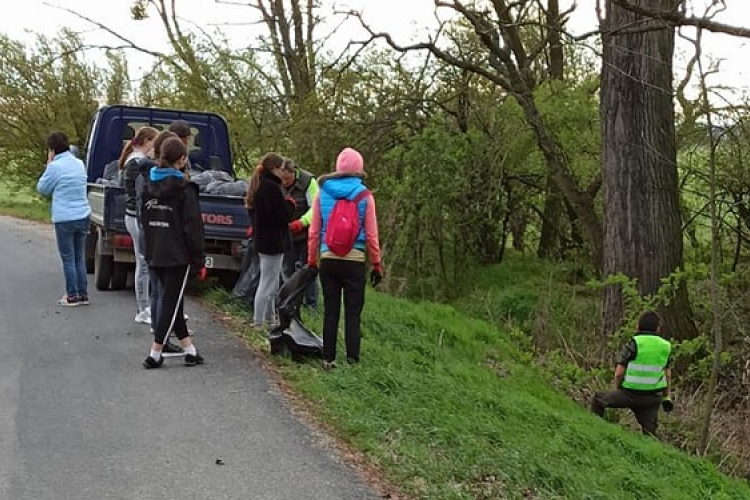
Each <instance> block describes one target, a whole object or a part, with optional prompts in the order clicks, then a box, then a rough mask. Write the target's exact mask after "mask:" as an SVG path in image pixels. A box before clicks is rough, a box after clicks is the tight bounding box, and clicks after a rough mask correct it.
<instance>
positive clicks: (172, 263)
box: [141, 168, 205, 271]
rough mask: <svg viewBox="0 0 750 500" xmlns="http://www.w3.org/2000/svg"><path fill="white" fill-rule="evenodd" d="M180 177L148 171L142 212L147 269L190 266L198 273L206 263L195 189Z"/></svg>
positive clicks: (164, 171)
mask: <svg viewBox="0 0 750 500" xmlns="http://www.w3.org/2000/svg"><path fill="white" fill-rule="evenodd" d="M155 173H157V175H154V174H155ZM179 175H181V174H180V173H179V172H178V171H177V170H175V169H171V168H155V169H153V170H152V172H151V178H150V182H149V184H148V186H147V188H146V190H145V191H144V193H143V206H142V209H141V222H142V224H143V231H144V233H145V235H146V238H145V239H146V261H147V262H148V265H149V266H150V267H177V266H185V265H190V268H191V270H193V271H197V270H199V269H200V268H202V267H203V263H204V260H205V251H204V240H203V219H202V217H201V211H200V205H199V202H198V187H197V186H196V185H195V184H193V183H191V182H188V181H187V180H186V179H185V178H184V177H179Z"/></svg>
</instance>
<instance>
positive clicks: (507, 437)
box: [208, 270, 750, 500]
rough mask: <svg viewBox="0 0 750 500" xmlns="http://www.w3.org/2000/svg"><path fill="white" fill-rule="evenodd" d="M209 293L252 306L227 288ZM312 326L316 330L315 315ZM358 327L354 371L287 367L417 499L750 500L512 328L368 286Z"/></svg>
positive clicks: (333, 420)
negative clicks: (641, 427) (545, 373)
mask: <svg viewBox="0 0 750 500" xmlns="http://www.w3.org/2000/svg"><path fill="white" fill-rule="evenodd" d="M519 272H523V271H522V270H519ZM208 298H209V300H210V301H212V302H214V303H215V304H220V305H221V307H223V308H224V309H225V310H227V311H229V312H232V313H234V314H244V313H242V312H241V311H240V310H239V309H238V308H237V307H235V306H232V305H231V304H229V303H228V302H227V297H226V294H225V293H224V292H217V291H213V292H211V293H209V294H208ZM523 303H524V300H520V299H519V304H523ZM309 323H310V324H311V325H312V327H313V329H314V330H315V331H317V332H320V327H321V324H320V323H321V319H320V318H313V320H312V321H310V322H309ZM363 334H364V339H363V346H362V363H361V364H360V365H359V366H354V367H351V366H348V365H346V364H343V366H341V365H340V366H339V368H338V369H337V370H335V371H333V372H330V373H326V372H323V371H322V370H321V369H320V368H319V364H318V363H317V362H309V363H303V364H295V363H292V362H289V361H284V360H279V361H277V362H278V365H279V369H280V373H281V375H282V376H283V377H284V378H285V379H286V380H287V381H288V382H289V383H290V384H291V386H292V387H293V388H294V390H295V391H296V392H297V393H298V394H300V395H301V396H303V397H304V399H305V400H306V401H308V402H309V403H310V405H311V407H312V410H313V415H314V417H315V418H316V419H317V420H319V421H320V422H323V423H325V424H326V425H329V426H331V427H332V428H333V429H334V432H335V433H336V434H337V435H338V437H339V438H341V439H343V440H344V441H345V442H347V443H348V444H350V445H351V446H353V447H354V448H356V449H358V450H361V451H362V452H363V453H364V454H365V456H366V457H367V458H368V459H369V460H370V461H371V462H372V463H374V464H375V465H377V466H378V467H380V469H381V470H382V471H383V472H384V474H385V476H386V478H387V479H388V480H389V481H390V482H391V483H393V484H396V485H398V486H400V487H401V488H402V489H403V490H404V491H406V492H407V493H409V494H410V495H412V496H413V497H414V498H420V499H430V500H454V499H455V500H459V499H529V498H534V499H547V500H550V499H570V500H585V499H588V500H593V499H601V500H618V499H622V500H625V499H654V500H657V499H659V500H665V499H675V500H677V499H679V500H686V499H701V500H704V499H712V500H720V499H747V498H750V489H749V488H748V487H747V486H746V485H745V484H744V483H741V482H740V481H736V480H732V479H729V478H727V477H725V476H723V475H721V474H720V473H719V472H717V471H716V469H715V467H714V466H713V465H712V464H710V463H708V462H707V461H702V460H699V459H696V458H692V457H689V456H687V455H684V454H682V453H680V452H679V451H677V450H676V449H674V448H672V447H670V446H665V445H662V444H660V443H658V442H656V441H654V440H651V439H648V438H644V437H642V436H640V435H638V434H635V433H633V432H630V431H627V430H625V429H622V428H620V427H619V426H617V425H614V424H610V423H607V422H604V421H602V420H600V419H598V418H597V417H595V416H593V415H591V414H590V413H588V412H587V411H586V410H585V409H583V408H581V407H580V406H578V405H576V404H575V403H573V402H572V401H571V400H569V399H568V398H567V397H565V396H564V395H562V394H560V393H558V392H556V391H555V390H553V389H552V388H551V387H550V386H549V385H548V384H547V383H545V382H544V381H543V380H542V378H541V377H540V376H539V374H538V373H537V371H536V369H535V368H534V367H533V366H532V365H530V364H528V363H527V362H526V356H524V355H522V354H520V352H519V350H518V349H517V348H516V347H515V346H514V345H513V344H512V341H511V340H510V336H509V335H508V334H507V333H506V332H504V331H501V330H499V329H497V328H496V327H495V326H492V325H491V324H489V323H488V322H485V321H482V320H478V319H473V318H471V317H469V316H467V315H464V314H462V313H460V312H458V311H457V309H456V308H454V307H450V306H443V305H436V304H429V303H422V304H417V303H413V302H409V301H406V300H402V299H394V298H392V297H389V296H386V295H383V294H380V293H375V292H372V291H368V297H367V304H366V306H365V311H364V314H363ZM249 338H251V339H252V341H251V343H252V344H254V345H255V346H256V347H259V348H262V349H266V347H265V345H264V344H265V343H264V341H262V340H260V338H259V337H258V336H257V335H256V336H255V337H252V336H250V337H249ZM342 350H343V346H341V345H340V346H339V358H340V359H343V356H344V353H343V351H342Z"/></svg>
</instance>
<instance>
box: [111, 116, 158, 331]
mask: <svg viewBox="0 0 750 500" xmlns="http://www.w3.org/2000/svg"><path fill="white" fill-rule="evenodd" d="M158 135H159V131H158V130H156V129H155V128H153V127H141V128H139V129H138V131H137V132H136V133H135V136H134V137H133V138H132V139H131V140H130V141H129V142H128V143H127V144H126V145H125V147H124V148H122V152H121V154H120V159H119V160H118V161H119V165H120V182H121V184H122V187H123V188H125V228H126V229H127V230H128V233H130V237H131V239H132V240H133V253H134V254H135V276H134V280H135V301H136V304H137V306H138V312H137V313H136V315H135V322H136V323H144V324H147V325H148V324H151V310H150V308H149V292H148V287H149V279H148V266H147V265H146V260H145V259H144V257H143V254H144V251H143V248H142V246H141V223H140V221H139V220H138V211H139V210H138V196H137V194H138V179H139V177H140V176H139V173H140V172H139V167H138V164H139V161H140V160H141V159H142V158H146V157H147V156H148V154H149V153H150V152H151V150H152V149H153V146H154V142H155V141H156V137H157V136H158Z"/></svg>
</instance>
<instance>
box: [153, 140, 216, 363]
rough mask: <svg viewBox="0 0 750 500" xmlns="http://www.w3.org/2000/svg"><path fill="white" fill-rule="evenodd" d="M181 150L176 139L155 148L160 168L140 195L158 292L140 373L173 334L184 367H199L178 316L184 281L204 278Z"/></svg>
mask: <svg viewBox="0 0 750 500" xmlns="http://www.w3.org/2000/svg"><path fill="white" fill-rule="evenodd" d="M186 161H187V148H186V147H185V145H184V144H183V143H182V141H180V140H179V138H176V137H170V138H169V139H167V140H165V141H164V143H163V144H162V146H161V156H160V160H159V162H160V166H159V167H154V168H152V169H151V171H150V174H149V184H148V187H147V189H146V191H145V192H144V194H143V206H142V211H141V213H142V220H143V230H144V232H145V234H146V260H147V261H148V265H149V266H150V268H151V269H152V270H153V272H154V274H155V275H156V278H157V281H158V283H159V290H160V291H161V296H160V305H159V308H158V317H156V318H155V324H154V342H153V343H152V345H151V352H150V353H149V355H148V356H147V357H146V359H145V360H144V361H143V366H144V368H146V369H153V368H159V367H160V366H161V365H162V363H163V362H164V357H163V356H162V352H163V347H164V341H165V339H166V338H167V336H168V334H169V332H171V331H172V330H173V329H174V332H175V335H177V338H178V339H180V343H181V344H182V347H183V349H184V350H185V364H186V365H189V366H192V365H200V364H203V356H201V355H200V354H198V351H197V350H196V348H195V345H194V344H193V341H192V339H191V338H190V333H189V332H188V329H187V324H186V323H185V318H184V316H183V304H184V293H185V286H186V284H187V280H188V276H189V275H197V276H198V277H199V279H204V278H205V276H206V268H205V267H203V262H204V259H205V249H204V236H203V220H202V217H201V212H200V206H199V202H198V189H197V186H195V184H193V183H191V182H188V180H187V179H186V178H185V175H184V174H183V173H182V172H180V169H181V167H182V166H183V165H184V164H185V162H186Z"/></svg>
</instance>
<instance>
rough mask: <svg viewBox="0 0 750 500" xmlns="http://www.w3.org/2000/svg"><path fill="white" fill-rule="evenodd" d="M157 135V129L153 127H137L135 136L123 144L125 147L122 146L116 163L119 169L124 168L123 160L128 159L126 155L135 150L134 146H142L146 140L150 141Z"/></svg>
mask: <svg viewBox="0 0 750 500" xmlns="http://www.w3.org/2000/svg"><path fill="white" fill-rule="evenodd" d="M158 135H159V131H158V130H156V129H155V128H154V127H141V128H139V129H138V131H137V132H136V133H135V136H133V138H132V139H130V140H129V141H128V143H127V144H125V147H124V148H122V152H121V153H120V158H119V160H117V163H118V164H119V165H120V170H122V169H123V168H125V162H127V161H128V157H129V156H130V155H131V154H133V151H135V148H136V147H137V146H143V145H144V144H146V143H147V142H148V141H152V140H154V139H156V136H158Z"/></svg>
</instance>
